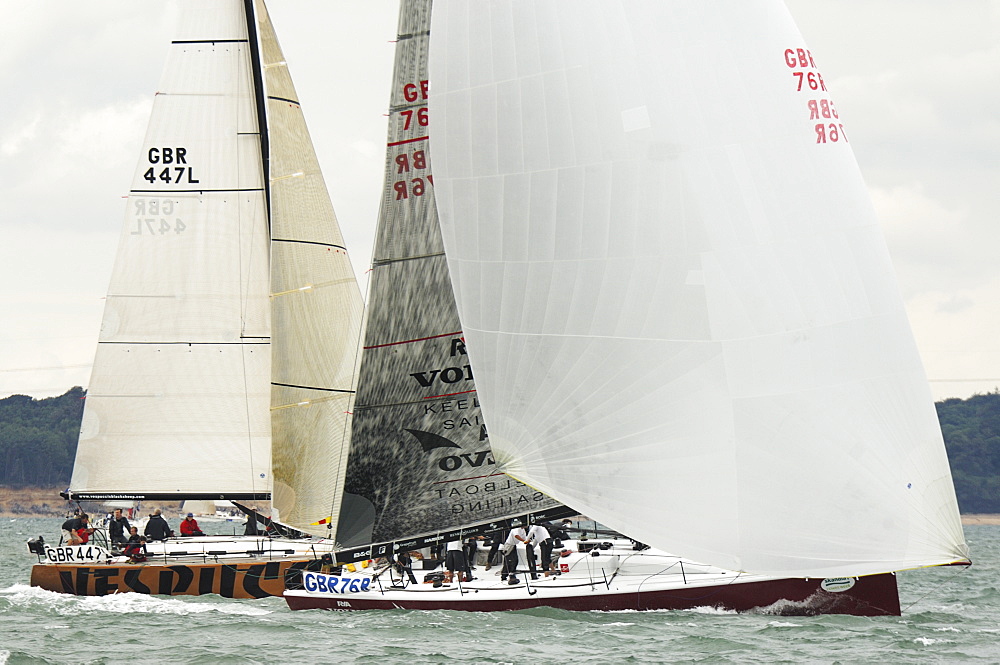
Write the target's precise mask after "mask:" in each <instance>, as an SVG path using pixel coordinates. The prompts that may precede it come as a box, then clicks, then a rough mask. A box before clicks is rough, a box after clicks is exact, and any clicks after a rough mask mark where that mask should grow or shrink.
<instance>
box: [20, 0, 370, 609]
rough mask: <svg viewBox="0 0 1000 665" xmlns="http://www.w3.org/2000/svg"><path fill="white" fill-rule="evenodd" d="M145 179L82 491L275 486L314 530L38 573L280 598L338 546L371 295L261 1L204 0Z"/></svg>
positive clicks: (295, 521) (283, 518)
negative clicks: (333, 535) (334, 518)
mask: <svg viewBox="0 0 1000 665" xmlns="http://www.w3.org/2000/svg"><path fill="white" fill-rule="evenodd" d="M180 15H181V25H180V27H179V30H178V36H177V38H176V39H175V40H174V41H173V42H172V43H171V45H170V51H169V56H168V59H167V63H166V67H165V70H164V74H163V77H162V80H161V83H160V87H159V89H158V91H157V93H156V97H155V101H154V104H153V110H152V115H151V118H150V122H149V127H148V130H147V134H146V137H145V140H144V142H143V146H142V151H141V153H140V160H139V164H138V167H137V168H136V171H135V175H134V177H133V180H132V186H131V191H130V194H129V197H128V207H127V211H126V214H125V224H124V228H123V231H122V234H121V238H120V244H119V250H118V254H117V259H116V262H115V267H114V272H113V275H112V279H111V285H110V288H109V292H108V297H107V304H106V306H105V311H104V320H103V325H102V328H101V335H100V341H99V344H98V349H97V355H96V359H95V362H94V369H93V375H92V378H91V385H90V389H89V391H88V395H87V402H86V407H85V410H84V417H83V425H82V429H81V433H80V439H79V446H78V449H77V455H76V460H75V465H74V468H73V476H72V480H71V484H70V487H69V489H68V490H67V492H66V493H65V494H64V496H65V497H66V498H67V499H71V500H75V501H109V500H115V501H145V502H150V501H158V502H180V501H186V500H206V501H258V502H259V501H267V500H270V501H271V506H272V510H271V513H272V514H271V518H273V519H274V520H276V521H279V522H280V523H281V524H283V525H287V526H289V527H292V528H294V529H296V530H298V531H300V532H304V533H306V534H317V537H314V538H294V539H293V538H271V537H264V536H256V535H253V536H248V537H245V538H244V537H199V538H184V539H178V540H173V539H171V540H168V541H166V542H164V543H150V544H149V546H148V548H149V550H150V556H149V561H148V562H147V563H144V564H139V565H130V564H127V563H126V562H123V561H121V559H120V558H114V557H112V556H111V554H110V553H109V552H108V551H107V549H106V548H101V547H97V546H94V545H93V544H91V545H89V546H84V547H80V546H76V547H58V546H51V545H50V546H45V547H41V548H38V549H40V550H41V551H40V552H38V553H39V554H40V555H41V557H40V559H41V560H40V562H39V564H37V565H35V566H34V567H33V569H32V576H31V583H32V584H33V585H36V586H42V587H44V588H47V589H51V590H53V591H64V592H67V593H75V594H80V595H104V594H108V593H115V592H118V591H138V592H144V593H168V594H200V593H219V594H222V595H225V596H235V597H259V596H261V595H276V594H279V593H280V592H281V591H282V589H283V588H284V580H283V578H284V575H285V574H286V573H287V572H288V571H289V570H294V569H299V568H303V567H309V566H318V565H319V559H320V557H321V556H322V554H324V553H326V552H329V551H332V549H333V543H332V540H330V539H329V538H327V537H325V536H327V535H328V534H327V530H328V526H327V525H328V524H329V523H330V520H329V516H330V515H331V514H332V515H337V514H338V512H339V504H340V497H341V491H340V490H341V484H342V478H343V475H344V466H343V463H342V462H340V459H341V458H342V457H343V455H342V449H343V448H344V447H345V446H346V445H347V441H348V436H349V422H348V419H349V414H350V412H351V409H352V405H353V400H354V390H355V386H354V383H355V375H356V356H357V347H358V341H359V335H360V326H361V321H362V312H363V300H362V297H361V293H360V290H359V289H358V285H357V281H356V278H355V276H354V271H353V269H352V267H351V263H350V259H349V258H348V254H347V250H346V247H345V243H344V239H343V237H342V235H341V232H340V229H339V226H338V224H337V220H336V216H335V215H334V211H333V207H332V205H331V203H330V197H329V194H328V193H327V189H326V185H325V183H324V181H323V177H322V174H321V172H320V168H319V164H318V161H317V159H316V155H315V152H314V150H313V147H312V143H311V140H310V138H309V132H308V130H307V128H306V124H305V120H304V118H303V115H302V109H301V107H300V105H299V103H298V101H297V99H298V97H297V95H296V93H295V88H294V86H293V85H292V81H291V77H290V75H289V73H288V68H287V65H286V63H285V60H284V57H283V55H282V53H281V49H280V47H279V45H278V41H277V38H276V35H275V33H274V29H273V26H272V24H271V21H270V19H269V17H268V14H267V10H266V7H265V6H264V3H263V1H262V0H215V1H214V2H212V3H205V2H188V4H187V5H186V6H183V7H182V10H181V12H180Z"/></svg>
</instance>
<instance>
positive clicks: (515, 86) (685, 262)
mask: <svg viewBox="0 0 1000 665" xmlns="http://www.w3.org/2000/svg"><path fill="white" fill-rule="evenodd" d="M399 32H400V35H399V42H398V45H397V60H396V78H395V81H394V94H393V107H392V111H393V114H392V116H391V118H392V120H391V123H390V135H389V136H390V138H389V157H388V159H387V173H388V175H389V176H390V178H389V179H388V180H387V186H386V206H387V207H392V208H393V209H394V210H396V211H397V214H398V215H399V216H400V217H401V218H402V219H405V221H406V223H405V224H402V223H400V224H397V225H393V224H392V223H386V222H385V220H383V226H382V227H381V229H380V233H385V234H392V233H395V232H397V231H400V230H402V229H404V228H405V229H407V230H408V229H411V228H412V227H413V225H417V224H421V223H422V221H421V220H420V219H418V218H419V216H420V215H423V220H424V221H426V222H427V223H428V225H430V226H433V223H432V222H431V220H432V218H436V217H437V216H438V215H439V216H440V228H441V230H442V239H443V244H442V245H441V246H438V245H436V244H434V245H431V244H429V245H427V246H426V247H425V248H423V250H424V254H425V255H431V254H434V255H435V256H436V255H437V254H439V253H441V250H442V249H443V250H444V251H443V256H442V257H441V259H440V260H441V261H442V265H441V266H440V268H439V272H438V273H435V278H436V281H435V282H433V284H435V285H437V284H440V283H442V282H443V281H444V276H445V275H447V276H448V281H449V282H450V285H451V286H452V287H453V289H454V297H455V304H456V308H457V312H458V315H459V320H460V321H461V328H460V330H461V342H462V348H463V356H462V360H461V361H460V362H455V363H454V364H453V367H454V369H453V370H449V369H446V368H445V367H444V366H441V365H440V364H438V365H434V364H426V365H413V366H412V369H411V371H414V372H416V373H415V374H411V375H410V376H412V377H413V379H414V381H416V382H419V383H421V384H424V383H428V384H429V385H428V388H430V386H431V385H435V384H434V383H433V382H432V381H431V379H432V378H444V377H445V376H446V374H445V372H446V371H449V372H450V374H448V375H447V376H448V380H449V381H450V382H451V383H450V386H449V387H448V389H447V390H446V391H442V392H444V393H445V394H446V395H447V393H456V394H457V393H460V391H461V390H462V389H463V388H465V385H466V384H465V383H463V382H464V381H465V380H466V378H468V379H469V380H470V381H471V379H472V371H473V370H474V378H475V386H474V390H475V393H469V394H474V395H475V399H476V404H477V405H478V407H479V408H480V411H481V413H480V414H479V415H480V416H481V418H482V422H483V424H484V425H485V426H486V427H487V428H488V440H489V445H490V447H489V454H490V459H491V462H493V463H495V466H493V467H492V468H493V469H495V472H503V473H504V474H506V477H510V478H512V479H515V480H516V481H517V482H519V483H522V484H523V486H524V487H525V488H531V490H533V491H536V492H538V495H539V496H541V497H549V498H551V499H553V500H555V501H558V502H559V503H561V504H563V505H565V506H572V507H573V509H574V511H578V512H580V513H582V514H586V515H588V516H590V517H592V518H594V519H596V520H598V521H599V522H600V523H602V524H604V525H606V526H607V527H609V528H611V529H613V530H615V531H618V532H620V533H623V534H628V535H629V537H630V538H632V539H637V541H632V542H629V541H623V540H620V539H609V540H608V541H607V542H603V541H601V542H597V543H595V542H593V541H590V542H581V541H570V542H564V543H563V546H564V547H565V551H564V552H563V554H565V557H563V558H560V560H559V569H560V570H559V572H561V573H562V574H560V575H558V576H552V577H548V578H546V579H539V580H537V581H531V580H528V578H527V577H526V576H523V575H522V581H523V583H518V584H516V585H510V584H509V583H503V582H501V581H500V580H499V579H497V578H495V577H492V576H487V577H485V578H484V579H477V580H472V581H468V582H464V583H463V582H461V581H458V582H456V583H453V584H451V585H450V586H443V585H441V584H439V583H438V584H420V583H418V584H410V585H406V584H405V583H404V584H382V583H377V584H376V583H371V582H367V583H366V582H364V581H355V580H354V579H353V578H352V576H351V575H347V574H345V575H343V576H339V577H338V576H336V575H327V574H323V573H320V572H309V573H306V574H304V575H303V587H302V588H296V589H288V590H286V591H285V593H284V596H285V599H286V601H287V603H288V605H289V606H290V607H291V608H292V609H309V608H319V609H338V610H359V609H390V608H410V609H455V610H510V609H524V608H530V607H539V606H550V607H557V608H563V609H572V610H622V609H633V610H646V609H684V608H693V607H698V606H713V607H718V608H722V609H729V610H737V611H764V612H777V613H791V614H799V613H801V614H814V613H827V612H830V613H847V614H858V615H894V614H899V613H900V605H899V598H898V592H897V585H896V577H895V573H896V572H897V571H901V570H909V569H913V568H920V567H928V566H943V565H952V564H968V563H969V559H968V547H967V545H966V543H965V541H964V537H963V534H962V530H961V525H960V521H959V514H958V507H957V502H956V499H955V492H954V486H953V484H952V480H951V474H950V470H949V466H948V461H947V457H946V454H945V450H944V445H943V441H942V436H941V432H940V429H939V427H938V424H937V420H936V416H935V412H934V408H933V403H932V400H931V396H930V391H929V388H928V385H927V381H926V377H925V375H924V373H923V369H922V365H921V362H920V359H919V356H918V353H917V349H916V345H915V343H914V340H913V337H912V334H911V332H910V329H909V325H908V322H907V319H906V314H905V311H904V308H903V304H902V299H901V297H900V296H899V293H898V290H897V287H896V284H895V279H894V277H893V272H892V267H891V262H890V259H889V255H888V252H887V250H886V247H885V243H884V240H883V238H882V236H881V232H880V230H879V228H878V224H877V220H876V219H875V215H874V212H873V209H872V206H871V203H870V200H869V198H868V195H867V193H866V191H865V187H864V183H863V180H862V178H861V176H860V172H859V169H858V167H857V164H856V163H855V160H854V157H853V154H852V152H851V148H850V145H849V143H848V139H847V136H848V135H847V133H846V132H845V129H844V124H843V119H842V118H841V117H840V116H839V114H838V112H837V110H836V107H835V105H834V103H833V101H832V98H831V96H830V94H829V92H828V90H827V87H826V83H825V82H824V80H823V78H822V75H821V72H820V70H819V69H818V68H817V66H816V63H815V59H814V58H813V56H812V54H811V53H810V52H809V50H808V49H807V48H806V46H805V44H804V42H803V39H802V36H801V35H800V33H799V31H798V30H797V28H796V27H795V25H794V22H793V20H792V19H791V17H790V15H789V14H788V11H787V9H786V8H785V7H784V6H783V4H782V3H781V2H780V0H752V1H750V2H741V3H728V2H726V3H723V2H701V3H690V2H683V1H681V0H636V1H634V2H628V3H617V2H612V3H607V2H599V1H597V0H583V1H582V2H577V3H574V4H573V5H572V9H568V8H567V6H566V5H565V4H564V3H558V2H555V1H554V0H541V1H532V2H519V1H516V0H510V1H507V2H493V3H467V2H463V1H461V0H458V1H453V0H436V1H435V2H434V3H433V19H432V17H431V0H403V3H402V9H401V19H400V31H399ZM428 63H429V64H428ZM428 72H429V73H428ZM428 81H429V82H430V84H428V83H427V82H428ZM408 92H409V93H410V94H409V96H407V93H408ZM400 128H402V130H403V131H404V133H400ZM430 128H433V131H429V130H430ZM405 131H409V132H410V133H409V134H406V133H405ZM418 142H419V145H421V146H427V154H425V155H423V156H422V157H421V159H420V162H419V163H420V164H421V168H420V169H419V171H416V172H413V171H412V170H410V169H407V168H406V166H407V165H410V167H412V166H413V165H414V164H415V162H416V159H415V158H414V156H413V154H412V152H410V151H411V148H412V146H414V145H415V144H417V143H418ZM408 154H409V157H407V155H408ZM431 158H433V159H431ZM432 162H433V176H432V175H431V163H432ZM394 165H397V166H399V167H400V168H399V169H394V168H393V166H394ZM418 186H419V187H422V196H421V195H419V194H416V191H415V189H416V188H417V187H418ZM415 194H416V195H415ZM432 199H433V201H434V202H435V203H436V211H437V212H436V213H435V212H434V206H433V204H432ZM397 227H398V228H397ZM430 235H433V233H431V234H430ZM380 243H382V244H384V245H386V246H392V241H391V240H387V239H380ZM397 258H398V260H399V261H400V262H401V264H402V262H406V261H407V259H411V258H412V259H414V260H416V259H417V258H418V257H416V256H399V257H397ZM445 260H446V263H447V266H445V265H444V261H445ZM406 264H407V265H409V263H406ZM376 275H377V272H376ZM425 283H426V284H430V283H431V282H425ZM412 288H419V287H412ZM411 313H412V312H411ZM394 325H398V323H397V321H396V320H393V319H386V320H383V319H379V318H376V317H375V316H374V312H373V311H370V312H369V323H368V335H369V339H368V341H366V347H367V348H366V353H367V352H368V349H372V348H375V347H377V346H379V344H373V342H372V340H371V335H372V334H373V332H372V330H373V328H379V327H381V328H383V329H388V330H392V329H393V327H394ZM456 330H458V329H457V328H456ZM442 332H443V331H442ZM411 334H413V333H411ZM457 334H458V333H457V332H456V333H454V335H457ZM395 343H396V342H394V341H382V342H380V344H383V345H389V344H395ZM383 348H393V347H388V346H385V347H383ZM368 358H369V356H368V355H366V357H365V358H364V361H365V362H366V361H368ZM463 368H468V370H469V372H468V373H467V374H466V373H465V372H464V371H463ZM433 369H437V370H438V373H437V374H434V375H433V376H432V373H431V372H432V371H433ZM362 374H364V370H362ZM362 379H364V376H362ZM469 386H470V387H469V388H468V389H469V390H471V389H472V387H471V384H469ZM362 389H363V388H362ZM461 394H465V393H464V392H462V393H461ZM466 399H469V398H466ZM389 401H391V400H389ZM399 401H401V402H402V401H404V399H403V398H401V399H400V400H399ZM358 403H359V405H360V404H363V403H364V402H363V401H362V399H361V397H360V396H359V402H358ZM441 415H442V416H448V417H455V416H457V415H459V414H457V413H454V414H452V413H448V414H441ZM428 418H430V414H429V415H428ZM356 424H357V421H356ZM357 444H358V441H357V437H356V438H355V442H354V444H353V445H357ZM463 449H464V448H463ZM351 454H352V455H354V449H352V452H351ZM409 456H416V453H409ZM452 457H457V455H452ZM442 459H444V458H442ZM466 459H468V458H466ZM455 464H456V466H457V462H456V463H455ZM350 465H351V462H350V461H349V467H350ZM377 471H379V472H380V473H382V474H385V473H389V472H388V471H387V470H385V469H382V470H377ZM348 473H349V475H350V470H349V472H348ZM469 475H470V476H472V475H473V474H471V473H470V474H469ZM369 477H370V478H371V477H377V474H376V475H374V476H369ZM370 482H377V481H370ZM388 494H391V492H389V493H388ZM391 498H392V497H391V496H390V497H388V498H387V500H388V499H391ZM518 512H520V513H521V514H529V513H530V512H531V510H526V509H523V508H522V509H520V510H519V509H517V508H513V507H512V510H511V511H510V512H509V513H508V515H506V516H505V515H494V516H493V522H492V524H493V526H494V527H496V526H497V525H501V526H502V525H505V524H509V523H508V522H504V520H507V519H509V518H510V516H511V515H514V514H517V513H518ZM376 515H378V511H377V510H376ZM529 516H530V515H529ZM468 517H469V518H470V519H469V520H467V521H466V523H465V524H464V525H455V524H453V526H452V533H451V534H449V535H450V537H452V538H454V537H464V536H465V535H466V534H468V533H476V532H477V529H479V528H480V527H481V526H483V525H482V523H481V522H479V521H478V520H477V519H476V516H474V515H469V516H468ZM389 519H391V518H386V520H387V521H388V520H389ZM375 524H376V528H375V529H374V531H373V534H372V537H371V538H369V539H368V541H369V542H371V543H373V544H372V545H370V546H368V548H367V549H364V548H362V549H361V550H359V551H358V553H357V556H372V555H375V554H384V553H393V552H396V551H399V550H409V549H414V546H415V545H420V544H422V542H423V541H420V539H418V538H411V537H408V536H407V535H406V533H405V531H406V530H405V529H400V532H395V531H393V532H391V533H390V532H389V531H388V530H380V527H381V525H382V522H380V521H379V518H378V517H376V518H375ZM413 526H414V527H415V528H413V529H410V532H409V533H410V534H411V535H414V536H418V535H421V534H422V533H425V529H424V527H426V525H424V524H421V523H419V522H417V523H416V524H414V525H413ZM387 536H391V537H387ZM387 541H388V542H387ZM646 545H648V546H650V547H646ZM337 558H338V560H348V559H349V558H350V557H349V556H344V555H343V554H342V553H338V554H337Z"/></svg>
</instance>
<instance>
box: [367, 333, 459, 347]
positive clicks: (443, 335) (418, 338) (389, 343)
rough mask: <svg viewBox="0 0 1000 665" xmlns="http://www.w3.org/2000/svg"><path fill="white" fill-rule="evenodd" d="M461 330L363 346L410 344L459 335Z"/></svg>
mask: <svg viewBox="0 0 1000 665" xmlns="http://www.w3.org/2000/svg"><path fill="white" fill-rule="evenodd" d="M461 334H462V331H461V330H456V331H455V332H450V333H443V334H441V335H431V336H430V337H417V338H416V339H404V340H400V341H398V342H386V343H385V344H373V345H372V346H366V347H363V348H364V349H381V348H382V347H385V346H397V345H399V344H410V343H411V342H425V341H427V340H429V339H439V338H441V337H454V336H455V335H461Z"/></svg>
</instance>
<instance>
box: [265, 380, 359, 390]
mask: <svg viewBox="0 0 1000 665" xmlns="http://www.w3.org/2000/svg"><path fill="white" fill-rule="evenodd" d="M271 385H272V386H281V387H282V388H301V389H302V390H322V391H325V392H328V393H353V392H354V391H353V390H344V389H343V388H317V387H316V386H299V385H296V384H294V383H278V382H276V381H272V382H271Z"/></svg>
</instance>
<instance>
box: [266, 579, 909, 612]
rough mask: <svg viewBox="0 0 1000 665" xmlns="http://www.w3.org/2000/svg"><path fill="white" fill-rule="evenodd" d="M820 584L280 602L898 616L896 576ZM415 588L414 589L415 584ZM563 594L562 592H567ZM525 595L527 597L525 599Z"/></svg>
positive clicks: (445, 592)
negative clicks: (834, 587) (838, 585)
mask: <svg viewBox="0 0 1000 665" xmlns="http://www.w3.org/2000/svg"><path fill="white" fill-rule="evenodd" d="M822 584H823V580H820V579H813V580H805V579H770V580H762V581H748V582H740V581H739V580H728V581H727V582H726V583H720V584H710V585H700V586H692V585H684V586H680V587H677V588H663V589H651V590H637V591H617V592H616V591H614V590H612V589H605V588H601V587H603V586H604V585H594V586H593V587H592V586H591V585H584V586H582V587H580V586H578V587H577V588H576V589H575V590H569V591H568V590H566V589H557V588H553V589H551V590H550V589H548V588H546V587H545V586H543V585H542V584H537V585H534V586H533V587H530V588H529V587H527V586H524V585H521V586H519V587H517V588H509V589H502V588H501V589H497V588H495V587H491V588H487V589H476V588H475V587H474V583H473V584H468V585H465V588H464V593H462V592H461V591H459V590H458V589H457V588H442V589H441V590H437V591H431V590H424V589H418V590H413V591H410V592H407V591H405V590H391V591H387V592H384V593H378V592H376V593H373V592H367V593H364V594H351V595H349V596H324V595H319V594H313V593H308V592H305V591H301V590H290V591H286V592H285V594H284V596H285V600H286V602H287V603H288V606H289V607H290V608H291V609H293V610H305V609H324V610H392V609H410V610H463V611H469V612H496V611H510V610H525V609H532V608H536V607H553V608H557V609H563V610H574V611H594V610H603V611H621V610H685V609H692V608H696V607H713V608H717V609H720V610H730V611H736V612H753V611H759V612H762V613H769V614H778V615H807V616H808V615H816V614H852V615H856V616H898V615H899V614H900V607H899V595H898V590H897V586H896V577H895V575H892V574H888V573H887V574H882V575H872V576H867V577H862V578H858V579H857V580H856V581H855V582H854V584H853V586H852V587H851V588H850V589H848V590H845V591H827V590H825V589H824V588H823V586H822ZM418 586H422V585H418ZM567 591H568V592H567ZM532 592H533V593H532Z"/></svg>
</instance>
